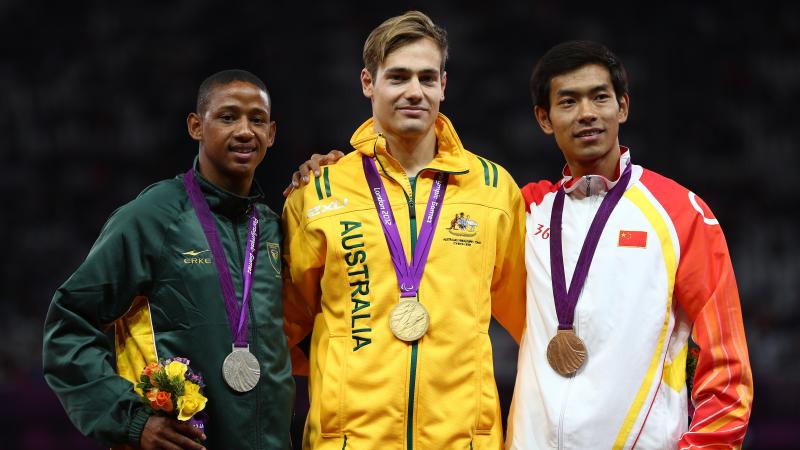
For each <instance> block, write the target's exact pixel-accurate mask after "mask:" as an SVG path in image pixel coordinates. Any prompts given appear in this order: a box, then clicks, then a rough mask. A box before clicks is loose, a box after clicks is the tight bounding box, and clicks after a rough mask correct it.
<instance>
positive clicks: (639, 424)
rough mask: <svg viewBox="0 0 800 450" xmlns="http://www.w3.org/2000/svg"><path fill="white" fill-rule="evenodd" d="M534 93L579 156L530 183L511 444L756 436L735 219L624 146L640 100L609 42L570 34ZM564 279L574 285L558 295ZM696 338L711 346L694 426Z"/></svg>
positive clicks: (716, 442)
mask: <svg viewBox="0 0 800 450" xmlns="http://www.w3.org/2000/svg"><path fill="white" fill-rule="evenodd" d="M531 93H532V96H533V98H534V103H535V114H536V118H537V121H538V122H539V125H540V126H541V128H542V130H543V131H544V132H545V133H547V134H551V135H554V137H555V140H556V143H557V144H558V146H559V148H560V149H561V151H562V152H563V154H564V157H565V159H566V162H567V164H566V167H565V169H564V171H563V178H562V180H561V181H560V182H558V183H557V184H551V183H549V182H539V183H535V184H534V183H531V184H528V185H527V186H525V187H524V188H523V189H522V191H523V195H524V198H525V200H526V204H527V210H528V216H527V224H526V229H527V233H526V244H525V245H526V248H525V254H526V266H527V271H528V282H527V325H526V330H525V333H524V336H523V338H522V342H521V348H520V353H519V365H518V372H517V381H516V386H515V390H514V400H513V403H512V407H511V413H510V417H509V429H508V438H507V447H508V448H511V449H526V450H527V449H545V448H547V449H550V448H558V449H588V448H598V449H599V448H615V449H617V448H625V449H629V448H634V447H635V448H640V449H675V448H680V449H689V448H703V449H711V448H713V449H718V448H739V447H741V444H742V440H743V439H744V435H745V431H746V429H747V423H748V420H749V417H750V411H751V403H752V397H753V384H752V376H751V370H750V363H749V359H748V354H747V344H746V341H745V336H744V327H743V324H742V315H741V309H740V305H739V295H738V291H737V288H736V280H735V278H734V273H733V268H732V266H731V261H730V256H729V254H728V249H727V245H726V243H725V237H724V236H723V233H722V230H721V229H720V226H719V223H718V222H717V220H716V219H715V218H714V215H713V213H712V212H711V210H710V209H709V208H708V206H707V205H706V204H705V203H704V202H703V201H702V200H701V199H700V198H699V197H697V196H696V195H695V194H694V193H692V192H691V191H689V190H687V189H686V188H684V187H682V186H681V185H679V184H677V183H676V182H674V181H672V180H670V179H668V178H665V177H663V176H661V175H658V174H656V173H654V172H652V171H649V170H647V169H644V168H642V167H641V166H638V165H634V164H633V163H632V162H631V158H632V157H631V151H630V150H629V149H627V148H625V147H621V146H620V145H619V140H618V131H619V125H620V124H621V123H624V122H625V121H626V120H627V117H628V108H629V101H630V99H629V96H628V90H627V76H626V74H625V69H624V68H623V66H622V63H621V62H620V61H619V59H618V58H617V57H616V56H615V55H613V54H612V53H611V52H610V51H609V50H608V49H607V48H605V47H604V46H602V45H600V44H597V43H594V42H587V41H572V42H566V43H563V44H560V45H557V46H556V47H554V48H553V49H551V50H550V51H549V52H548V53H547V54H546V55H545V56H544V57H543V58H542V59H541V60H540V61H539V63H538V64H537V66H536V68H535V69H534V73H533V76H532V78H531ZM617 185H619V186H618V189H615V187H617ZM561 188H563V193H562V194H560V196H561V200H559V199H558V197H559V193H558V191H559V189H561ZM613 197H617V198H618V199H613V201H611V200H612V198H613ZM607 198H608V201H606V199H607ZM614 202H618V203H616V204H615V205H611V203H614ZM604 203H607V204H606V205H604ZM554 205H555V207H554ZM601 205H603V206H602V207H601ZM598 216H604V217H602V218H600V217H598ZM596 217H598V218H597V220H596ZM554 219H555V220H554ZM559 219H560V220H559ZM604 220H605V223H602V222H603V221H604ZM598 221H599V222H600V223H599V224H598V225H595V227H591V224H592V223H593V222H598ZM559 222H560V227H559V226H558V225H559ZM554 225H555V227H554ZM554 228H558V229H559V230H560V232H556V231H557V230H555V229H554ZM590 228H592V230H590ZM554 239H555V240H560V242H554ZM592 239H594V241H595V242H594V243H591V242H589V241H591V240H592ZM559 244H560V245H559ZM593 245H596V248H595V249H594V250H592V246H593ZM581 253H584V255H583V256H580V254H581ZM551 257H552V258H551ZM559 267H560V268H559ZM576 267H578V268H580V270H577V269H576ZM574 273H578V274H577V275H575V277H573V274H574ZM559 277H560V279H561V280H562V282H561V283H562V285H563V286H562V290H564V292H567V291H569V295H564V294H563V293H562V294H558V293H554V292H556V291H557V289H556V290H554V288H553V286H554V283H556V284H557V280H558V279H559ZM553 280H556V281H553ZM570 296H572V303H570V300H569V299H570ZM575 298H577V301H575ZM557 331H562V332H564V334H569V335H571V337H570V339H571V340H570V339H567V340H566V341H564V340H560V339H556V335H557V334H558V335H560V334H562V333H561V332H558V333H557ZM690 335H691V337H692V339H693V341H694V342H695V343H696V344H697V345H698V346H699V358H698V361H697V366H696V372H695V375H694V383H693V391H692V393H691V398H692V402H693V403H694V406H695V408H696V409H695V412H694V416H693V417H692V419H691V423H689V420H688V405H687V392H686V389H687V386H686V361H687V353H688V351H689V345H688V341H689V336H690ZM575 338H577V339H578V340H577V341H575V340H574V339H575ZM551 341H552V344H551ZM549 347H552V348H549ZM557 370H558V371H557ZM559 371H560V373H559ZM561 373H563V374H561ZM687 424H688V428H687Z"/></svg>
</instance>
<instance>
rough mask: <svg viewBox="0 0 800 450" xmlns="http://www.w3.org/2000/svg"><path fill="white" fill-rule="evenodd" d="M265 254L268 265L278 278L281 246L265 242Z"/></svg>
mask: <svg viewBox="0 0 800 450" xmlns="http://www.w3.org/2000/svg"><path fill="white" fill-rule="evenodd" d="M267 254H268V255H269V264H270V265H271V266H272V269H273V270H274V271H275V273H276V274H278V276H280V273H281V246H280V245H278V244H276V243H274V242H267Z"/></svg>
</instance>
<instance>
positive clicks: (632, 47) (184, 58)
mask: <svg viewBox="0 0 800 450" xmlns="http://www.w3.org/2000/svg"><path fill="white" fill-rule="evenodd" d="M139 3H140V2H124V3H122V4H120V5H115V4H113V3H112V2H104V1H86V2H49V3H43V2H31V1H22V0H5V1H3V2H0V198H2V214H1V215H0V217H2V220H0V235H2V237H3V243H4V245H3V248H4V250H3V258H2V259H3V262H2V267H3V269H2V277H0V333H2V342H3V343H2V345H0V423H2V424H3V428H4V431H3V433H2V435H3V437H2V439H0V449H31V450H40V449H54V448H59V449H95V448H102V447H101V446H99V445H98V444H95V443H92V442H91V441H89V440H87V439H85V438H83V437H81V436H80V435H79V434H78V433H77V431H75V429H74V428H72V426H71V424H70V423H69V421H68V419H67V417H66V415H65V413H64V412H63V410H62V409H61V406H60V404H59V403H58V401H57V400H56V398H55V397H54V396H53V394H52V393H51V392H50V391H49V389H48V388H47V387H46V385H45V384H44V381H43V379H42V374H41V354H40V353H41V340H42V323H43V319H44V315H45V312H46V310H47V306H48V303H49V301H50V298H51V296H52V294H53V292H54V291H55V289H56V288H57V287H58V285H59V284H60V283H62V282H63V281H64V280H65V279H66V278H67V277H68V276H69V275H70V274H71V273H72V271H74V269H75V268H76V267H77V266H78V264H79V263H80V262H81V261H82V260H83V258H84V257H85V255H86V253H87V251H88V249H89V247H90V246H91V244H92V242H93V241H94V239H95V237H96V236H97V234H98V231H99V230H100V227H101V226H102V224H103V223H104V221H105V219H106V218H107V217H108V215H109V214H110V213H111V212H112V211H113V210H114V209H115V208H116V207H118V206H119V205H121V204H123V203H124V202H127V201H128V200H130V199H132V198H133V197H134V196H135V195H136V194H137V193H138V192H139V191H140V190H141V189H143V188H144V187H145V186H147V185H149V184H151V183H153V182H155V181H157V180H160V179H163V178H167V177H172V176H174V175H175V174H176V173H178V172H180V171H183V170H185V169H186V168H187V167H188V165H189V164H190V162H191V161H192V158H193V156H194V154H195V153H196V152H197V148H196V145H195V144H194V143H193V142H192V141H191V140H190V139H189V137H188V135H187V133H186V126H185V118H186V114H187V113H188V112H189V111H190V110H191V109H192V108H193V105H194V100H195V92H196V88H197V86H198V85H199V83H200V81H202V79H203V78H204V77H205V76H207V75H209V74H210V73H212V72H215V71H217V70H221V69H225V68H244V69H248V70H250V71H252V72H254V73H256V74H258V75H260V76H261V77H262V78H263V79H264V81H265V82H266V83H267V85H268V86H269V88H270V90H271V93H272V99H273V118H274V119H275V120H277V123H278V134H277V142H276V145H275V146H274V147H273V148H272V149H271V150H270V152H269V153H268V156H267V158H266V160H265V162H264V163H263V165H262V166H261V168H260V169H259V172H258V180H259V182H260V183H261V185H262V186H263V187H264V189H265V191H266V193H267V199H268V201H269V203H270V205H272V207H273V209H275V210H277V211H280V209H281V205H282V198H281V195H280V191H281V190H282V188H283V187H284V186H285V184H286V181H287V180H288V177H289V175H290V173H291V172H292V171H293V170H294V168H295V167H296V166H297V165H298V164H299V163H300V162H301V161H303V160H305V159H306V157H307V156H308V155H310V154H311V153H314V152H325V151H327V150H329V149H331V148H340V149H347V142H348V140H349V137H350V135H351V133H352V132H353V130H354V129H355V128H356V126H357V125H359V124H360V123H361V122H362V121H363V120H364V119H366V118H367V117H368V116H369V115H370V109H369V103H368V101H367V100H366V99H364V98H363V97H362V94H361V90H360V86H359V83H358V73H359V70H360V68H361V60H360V55H361V47H362V44H363V41H364V39H365V37H366V35H367V34H368V33H369V31H370V30H371V29H372V28H373V27H374V26H376V25H377V24H378V23H380V22H381V21H382V20H383V19H385V18H387V17H389V16H391V15H395V14H399V13H402V12H403V11H405V10H407V9H414V8H419V9H422V10H423V11H425V12H426V13H428V14H429V15H431V17H432V18H433V19H434V20H435V21H436V22H438V23H439V24H441V25H443V26H444V27H445V28H446V29H447V30H448V32H449V37H450V54H451V60H450V62H449V64H448V66H447V71H448V75H449V76H448V84H447V92H446V94H447V100H446V101H445V102H444V104H443V106H442V111H443V112H444V113H445V114H447V115H448V116H449V117H450V118H451V119H452V120H453V122H454V124H455V125H456V128H457V130H458V131H459V133H460V134H461V137H462V139H463V141H464V143H465V145H466V146H467V147H468V148H469V149H471V150H473V151H476V152H478V153H480V154H481V155H483V156H486V157H488V158H490V159H493V160H495V161H497V162H499V163H501V164H502V165H504V166H505V167H506V168H508V169H509V170H510V172H511V173H512V174H513V175H514V177H515V179H516V180H517V181H518V182H519V183H523V182H527V181H531V180H538V179H540V178H554V177H556V176H557V175H558V174H559V171H560V169H561V166H562V157H561V155H560V153H559V151H558V149H557V148H556V147H555V144H554V142H553V140H552V138H550V137H546V136H545V135H543V134H542V133H541V132H540V131H539V129H538V127H537V126H536V125H535V122H534V118H533V114H532V108H531V103H530V98H529V95H528V90H527V83H528V77H529V75H530V72H531V68H532V67H533V64H534V62H535V61H536V60H537V58H538V57H539V56H541V55H542V54H543V52H544V51H545V50H546V49H548V48H549V47H551V46H552V45H553V44H555V43H558V42H560V41H562V40H566V39H574V38H589V39H594V40H599V41H601V42H604V43H606V44H607V45H608V46H609V47H611V48H612V49H613V50H615V52H616V53H617V54H618V55H619V56H620V57H621V58H622V59H623V61H624V62H625V64H626V66H627V68H628V72H629V75H630V80H631V116H630V119H629V122H628V123H627V124H625V125H624V126H623V127H622V131H621V142H622V143H623V144H625V145H628V146H630V147H631V148H632V150H633V155H634V158H635V161H636V162H637V163H640V164H643V165H645V166H647V167H649V168H651V169H654V170H656V171H658V172H661V173H663V174H665V175H667V176H669V177H671V178H675V179H676V180H678V181H680V182H681V183H682V184H684V185H686V186H688V187H690V188H691V189H692V190H694V191H695V192H696V193H697V194H698V195H700V196H702V197H703V198H704V199H705V200H706V202H707V203H708V204H709V205H710V206H711V207H712V208H713V209H714V211H715V213H716V215H717V217H718V218H719V219H720V222H721V223H722V225H723V227H724V229H725V231H726V235H727V238H728V244H729V246H730V250H731V253H732V255H733V263H734V266H735V269H736V274H737V278H738V283H739V288H740V294H741V299H742V307H743V311H744V320H745V324H746V328H747V338H748V343H749V350H750V358H751V361H752V365H753V372H754V377H755V402H754V405H755V406H754V410H753V415H752V420H751V423H750V429H749V432H748V437H747V441H746V445H745V447H746V448H753V449H756V448H758V449H762V448H764V449H767V448H791V447H793V446H796V445H797V444H796V442H798V441H800V431H798V425H800V420H799V419H800V412H799V411H798V408H797V400H798V397H800V396H798V392H800V358H798V356H800V353H799V352H798V351H797V347H798V344H800V327H798V326H797V324H798V323H799V321H798V319H800V303H798V292H799V291H800V281H799V280H800V278H799V277H798V274H800V270H799V269H800V263H798V258H797V255H798V254H800V240H798V238H797V235H798V227H797V225H796V222H795V217H796V213H795V211H796V209H797V206H798V202H797V201H796V197H797V184H798V183H797V172H798V169H800V164H798V155H799V154H800V152H799V151H798V129H800V128H799V127H798V125H797V122H798V118H800V114H798V111H800V110H798V105H800V103H799V102H798V101H799V100H800V4H798V3H796V2H788V1H786V2H747V3H743V2H733V3H724V4H723V3H722V2H720V3H719V5H724V6H716V4H713V3H703V2H688V1H678V2H657V3H656V2H652V3H651V2H639V5H641V6H638V7H634V6H626V7H623V6H622V5H621V4H620V3H619V2H606V3H595V4H592V5H591V6H589V5H580V4H578V3H575V2H554V1H553V2H538V1H537V2H534V1H528V2H519V1H506V0H497V1H495V2H480V3H478V2H466V3H464V2H456V1H452V0H448V1H444V0H440V1H437V2H406V3H403V2H391V3H389V2H383V3H384V5H385V6H380V3H381V2H369V3H368V2H320V3H309V2H285V1H281V2H241V3H237V2H212V1H205V0H203V1H198V0H195V1H177V2H169V3H167V2H163V4H157V3H155V2H145V3H146V4H145V5H144V6H143V5H141V4H139ZM465 5H472V6H465ZM631 5H633V4H631ZM493 337H494V338H495V365H496V367H497V381H498V384H499V386H500V391H501V396H502V398H503V400H504V409H505V408H507V403H508V401H510V397H511V391H512V387H513V379H514V373H515V360H516V348H515V346H514V345H513V344H512V343H510V339H509V338H508V337H507V335H505V332H503V331H502V330H500V329H497V330H493ZM620 364H624V362H623V361H620ZM299 386H302V384H301V385H299ZM304 399H305V392H304V390H303V388H302V387H299V389H298V400H299V403H302V401H303V400H304ZM302 420H303V413H302V412H299V413H298V417H297V422H298V427H301V426H302Z"/></svg>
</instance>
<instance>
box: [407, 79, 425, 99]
mask: <svg viewBox="0 0 800 450" xmlns="http://www.w3.org/2000/svg"><path fill="white" fill-rule="evenodd" d="M405 94H406V95H405V96H406V98H408V99H409V100H412V101H419V100H421V99H422V83H420V81H419V78H417V77H412V78H411V80H410V81H409V83H408V89H406V92H405Z"/></svg>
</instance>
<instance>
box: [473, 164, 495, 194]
mask: <svg viewBox="0 0 800 450" xmlns="http://www.w3.org/2000/svg"><path fill="white" fill-rule="evenodd" d="M476 158H478V160H479V161H480V162H481V165H483V183H484V184H486V185H487V186H492V187H497V165H496V164H495V163H493V162H491V161H488V160H486V159H483V158H481V157H480V156H476ZM490 165H491V166H492V174H491V176H490V175H489V166H490ZM490 183H491V184H490Z"/></svg>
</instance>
